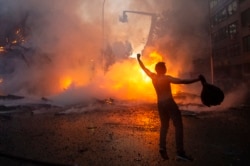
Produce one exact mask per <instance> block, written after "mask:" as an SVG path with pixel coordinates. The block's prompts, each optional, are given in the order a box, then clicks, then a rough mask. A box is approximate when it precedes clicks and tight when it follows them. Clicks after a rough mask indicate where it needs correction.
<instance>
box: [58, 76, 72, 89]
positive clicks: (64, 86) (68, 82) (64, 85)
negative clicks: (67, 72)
mask: <svg viewBox="0 0 250 166" xmlns="http://www.w3.org/2000/svg"><path fill="white" fill-rule="evenodd" d="M72 83H73V81H72V79H71V78H70V77H64V78H62V79H61V81H60V87H61V89H63V90H66V89H68V88H69V87H70V85H72Z"/></svg>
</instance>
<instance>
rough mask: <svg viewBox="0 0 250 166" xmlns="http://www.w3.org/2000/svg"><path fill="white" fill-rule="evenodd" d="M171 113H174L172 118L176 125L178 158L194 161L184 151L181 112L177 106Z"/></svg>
mask: <svg viewBox="0 0 250 166" xmlns="http://www.w3.org/2000/svg"><path fill="white" fill-rule="evenodd" d="M171 113H172V114H171V118H172V120H173V124H174V127H175V141H176V150H177V156H176V160H183V161H192V160H193V158H192V157H190V156H187V155H186V154H185V151H184V146H183V123H182V117H181V112H180V110H179V109H178V107H177V109H175V110H174V112H171Z"/></svg>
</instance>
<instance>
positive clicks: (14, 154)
mask: <svg viewBox="0 0 250 166" xmlns="http://www.w3.org/2000/svg"><path fill="white" fill-rule="evenodd" d="M156 108H157V107H156V105H155V104H152V103H139V102H138V103H136V102H133V103H129V102H126V103H119V104H116V103H99V104H95V105H91V106H87V107H86V105H75V106H70V107H67V108H57V107H48V106H46V107H40V108H39V107H36V108H34V109H27V108H26V107H25V110H22V108H21V107H20V108H18V110H15V111H12V112H10V113H7V114H6V113H4V114H0V165H1V166H20V165H22V166H38V165H52V166H53V165H57V166H60V165H68V166H71V165H72V166H73V165H77V166H110V165H113V166H163V165H168V166H179V165H180V166H182V165H185V166H186V165H194V166H201V165H202V166H238V165H243V166H244V165H249V162H250V151H249V150H250V128H249V120H250V109H249V108H250V107H247V106H244V107H237V108H231V109H228V110H224V111H206V112H202V111H201V112H187V111H183V123H184V144H185V150H186V152H187V154H188V155H191V156H192V157H193V158H194V161H192V162H182V161H176V160H175V141H174V128H173V125H172V123H171V124H170V129H169V133H168V136H167V146H168V155H169V157H170V159H169V160H162V159H161V157H160V155H159V152H158V138H159V126H160V123H159V119H158V112H157V109H156Z"/></svg>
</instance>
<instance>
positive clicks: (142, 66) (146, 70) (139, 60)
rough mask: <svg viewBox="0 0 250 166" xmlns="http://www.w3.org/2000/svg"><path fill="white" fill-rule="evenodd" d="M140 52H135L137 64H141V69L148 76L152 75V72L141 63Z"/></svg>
mask: <svg viewBox="0 0 250 166" xmlns="http://www.w3.org/2000/svg"><path fill="white" fill-rule="evenodd" d="M140 58H141V54H137V60H138V62H139V65H140V66H141V68H142V69H143V71H144V72H145V73H146V74H147V75H148V76H149V77H152V75H153V74H154V73H152V72H151V71H150V70H148V69H147V68H146V67H145V65H144V64H143V62H142V61H141V59H140Z"/></svg>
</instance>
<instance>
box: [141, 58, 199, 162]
mask: <svg viewBox="0 0 250 166" xmlns="http://www.w3.org/2000/svg"><path fill="white" fill-rule="evenodd" d="M140 57H141V55H140V54H137V60H138V62H139V64H140V67H141V68H142V69H143V71H144V72H145V73H146V74H147V75H148V76H149V77H150V78H151V79H152V83H153V86H154V88H155V91H156V95H157V105H158V112H159V117H160V122H161V127H160V144H159V146H160V150H159V152H160V154H161V157H162V158H163V159H165V160H167V159H168V155H167V148H166V136H167V131H168V127H169V120H170V119H172V121H173V124H174V128H175V141H176V150H177V155H176V159H177V160H186V161H192V158H191V157H188V156H187V155H186V154H185V151H184V147H183V123H182V118H181V112H180V110H179V108H178V106H177V104H176V103H175V101H174V99H173V96H172V92H171V85H170V84H171V83H172V84H191V83H194V82H198V81H200V77H197V78H194V79H179V78H175V77H172V76H170V75H166V72H167V68H166V66H165V63H164V62H158V63H157V64H156V65H155V71H156V73H153V72H151V71H150V70H149V69H147V68H146V67H145V66H144V64H143V62H142V61H141V59H140Z"/></svg>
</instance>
